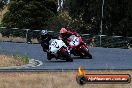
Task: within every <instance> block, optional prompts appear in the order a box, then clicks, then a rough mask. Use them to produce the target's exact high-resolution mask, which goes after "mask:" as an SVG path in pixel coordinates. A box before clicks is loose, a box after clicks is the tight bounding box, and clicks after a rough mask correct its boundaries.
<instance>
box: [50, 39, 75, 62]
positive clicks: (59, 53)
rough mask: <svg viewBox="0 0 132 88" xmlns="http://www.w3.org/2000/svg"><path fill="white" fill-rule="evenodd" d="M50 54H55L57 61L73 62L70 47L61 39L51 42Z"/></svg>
mask: <svg viewBox="0 0 132 88" xmlns="http://www.w3.org/2000/svg"><path fill="white" fill-rule="evenodd" d="M49 52H51V54H53V55H54V56H55V58H56V59H61V60H66V61H67V62H73V59H72V58H71V55H70V51H69V50H68V47H67V46H66V44H65V43H64V42H63V41H62V40H60V39H51V40H50V45H49Z"/></svg>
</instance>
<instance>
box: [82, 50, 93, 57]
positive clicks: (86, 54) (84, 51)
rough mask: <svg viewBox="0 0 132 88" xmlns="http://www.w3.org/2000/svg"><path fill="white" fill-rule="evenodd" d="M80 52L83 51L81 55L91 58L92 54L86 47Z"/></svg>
mask: <svg viewBox="0 0 132 88" xmlns="http://www.w3.org/2000/svg"><path fill="white" fill-rule="evenodd" d="M81 52H82V53H83V54H82V55H81V57H87V56H88V57H89V59H92V55H91V54H90V53H89V51H88V50H87V49H81Z"/></svg>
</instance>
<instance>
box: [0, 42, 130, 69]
mask: <svg viewBox="0 0 132 88" xmlns="http://www.w3.org/2000/svg"><path fill="white" fill-rule="evenodd" d="M90 52H91V54H92V55H93V59H84V58H79V57H73V58H74V62H65V61H62V60H55V59H53V60H51V61H48V60H47V59H46V58H47V57H46V53H44V52H43V51H42V48H41V46H40V44H26V43H9V42H0V54H20V55H26V56H28V57H29V58H30V59H36V60H39V61H42V62H43V64H42V65H41V66H37V67H30V68H22V69H36V70H37V69H45V70H47V69H49V70H51V69H55V70H61V69H77V68H78V67H79V66H83V68H85V69H132V49H118V48H99V47H95V48H90Z"/></svg>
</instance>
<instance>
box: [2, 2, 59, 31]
mask: <svg viewBox="0 0 132 88" xmlns="http://www.w3.org/2000/svg"><path fill="white" fill-rule="evenodd" d="M55 7H56V5H55V3H54V1H51V0H50V1H48V0H41V1H40V0H30V1H26V0H17V1H13V2H12V3H11V4H10V6H9V11H8V12H7V13H6V14H5V15H4V18H3V20H2V23H3V24H4V25H6V26H7V27H9V28H11V27H18V28H30V29H38V28H43V27H45V25H46V23H45V22H46V21H47V20H48V19H49V18H51V17H53V16H54V15H55V14H56V13H57V11H56V8H55Z"/></svg>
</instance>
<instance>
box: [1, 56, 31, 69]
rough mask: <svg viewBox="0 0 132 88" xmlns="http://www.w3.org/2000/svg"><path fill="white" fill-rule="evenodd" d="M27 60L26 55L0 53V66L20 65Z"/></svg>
mask: <svg viewBox="0 0 132 88" xmlns="http://www.w3.org/2000/svg"><path fill="white" fill-rule="evenodd" d="M28 62H29V60H28V57H26V56H19V55H12V56H8V55H0V67H9V66H21V65H24V64H27V63H28Z"/></svg>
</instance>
